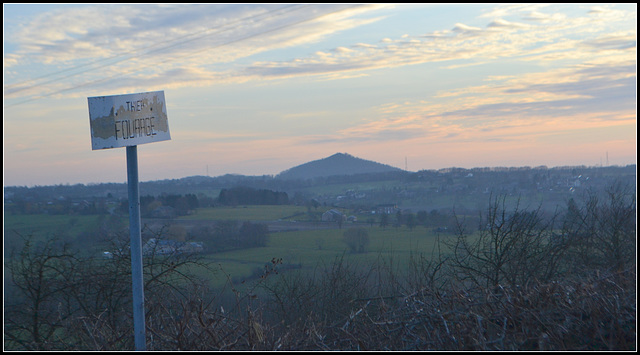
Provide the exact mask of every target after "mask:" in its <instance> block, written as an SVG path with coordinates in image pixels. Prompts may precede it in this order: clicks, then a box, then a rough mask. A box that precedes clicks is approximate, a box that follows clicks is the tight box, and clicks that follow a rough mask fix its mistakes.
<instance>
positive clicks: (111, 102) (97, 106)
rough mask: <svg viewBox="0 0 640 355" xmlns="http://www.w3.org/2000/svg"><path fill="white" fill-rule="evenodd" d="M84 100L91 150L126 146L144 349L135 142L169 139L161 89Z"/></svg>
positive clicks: (138, 339) (137, 327)
mask: <svg viewBox="0 0 640 355" xmlns="http://www.w3.org/2000/svg"><path fill="white" fill-rule="evenodd" d="M87 100H88V101H89V121H90V125H91V147H92V149H93V150H97V149H109V148H119V147H127V181H128V196H129V233H130V235H131V248H130V249H131V282H132V290H131V291H132V296H133V332H134V343H135V347H136V350H146V349H147V345H146V332H145V328H146V327H145V320H144V318H145V317H144V282H143V281H144V278H143V265H142V232H141V229H140V189H139V185H140V184H139V181H138V144H144V143H153V142H160V141H166V140H170V139H171V135H170V134H169V122H168V120H167V106H166V105H165V101H164V91H153V92H143V93H139V94H129V95H114V96H97V97H89V98H87Z"/></svg>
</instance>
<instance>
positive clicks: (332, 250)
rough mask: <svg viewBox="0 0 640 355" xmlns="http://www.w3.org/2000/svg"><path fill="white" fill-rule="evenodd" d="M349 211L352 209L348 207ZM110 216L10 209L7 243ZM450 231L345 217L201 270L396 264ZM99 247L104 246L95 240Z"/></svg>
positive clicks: (240, 211)
mask: <svg viewBox="0 0 640 355" xmlns="http://www.w3.org/2000/svg"><path fill="white" fill-rule="evenodd" d="M306 212H307V208H306V207H304V206H292V205H282V206H251V205H249V206H238V207H218V208H200V209H198V210H197V212H196V213H194V214H191V215H188V216H183V217H179V218H178V220H182V221H194V222H196V221H221V220H238V221H246V220H250V221H264V222H267V221H276V220H300V221H302V220H304V219H305V218H307V216H306ZM344 212H347V213H348V211H344ZM105 218H106V216H98V215H89V216H70V215H46V214H34V215H10V214H5V216H4V233H5V244H7V243H6V241H7V239H6V236H9V237H10V238H13V239H15V238H16V234H20V235H22V236H31V237H32V238H33V240H35V241H40V240H44V239H45V238H50V237H54V236H59V237H60V236H68V237H71V240H73V239H75V237H76V236H77V235H78V234H80V233H83V232H85V233H86V232H87V231H91V230H93V229H95V226H96V225H97V224H99V223H100V221H104V219H105ZM121 219H122V221H123V222H122V223H123V226H124V227H125V228H126V226H127V225H128V216H122V217H121ZM354 226H358V227H362V228H365V229H366V230H367V233H368V235H369V238H370V243H369V245H368V247H367V248H366V252H365V253H350V252H349V248H348V246H347V244H346V243H345V242H344V241H343V234H344V232H345V231H346V230H347V229H348V228H351V227H354ZM447 236H448V235H440V236H437V235H436V234H435V233H433V232H432V231H431V229H425V228H424V227H420V226H418V227H416V228H414V229H413V230H410V229H409V228H407V227H406V226H402V227H399V228H394V227H387V228H386V229H383V228H380V227H378V226H377V224H374V226H373V227H372V226H370V225H369V224H351V223H345V224H344V225H343V226H342V228H341V229H340V228H338V226H337V224H336V225H335V228H334V229H317V230H298V231H288V232H277V233H271V234H270V235H269V241H268V243H267V245H266V246H265V247H259V248H248V249H240V250H233V251H228V252H221V253H215V254H205V255H204V257H205V260H206V261H209V262H212V263H213V264H214V265H217V266H219V268H220V269H221V270H222V271H223V272H218V273H215V274H211V273H210V272H209V271H204V270H203V271H198V273H200V276H201V277H202V278H205V279H210V280H211V282H212V285H213V286H216V285H221V284H223V283H224V282H226V281H227V280H226V277H227V276H225V274H226V275H228V276H229V277H232V278H233V279H234V280H245V279H247V280H248V279H251V277H252V274H253V275H254V276H255V273H256V272H258V271H257V270H264V266H265V264H268V263H270V262H271V260H272V259H274V258H275V259H282V265H280V266H279V268H280V269H286V268H291V267H295V268H298V269H301V270H303V271H305V270H307V271H312V270H314V269H315V268H316V267H318V266H321V265H323V264H324V265H328V264H330V263H331V262H333V260H335V258H337V257H341V256H344V258H345V260H346V261H348V262H352V263H356V264H358V265H361V266H363V267H366V266H367V265H373V264H374V263H376V262H380V261H381V260H384V262H389V261H391V260H392V261H393V263H394V264H396V265H397V266H402V265H404V264H406V263H407V262H408V260H409V259H410V257H411V256H412V255H413V256H419V255H424V256H426V257H429V256H430V255H431V253H432V252H433V251H434V248H435V245H436V240H437V239H438V238H440V239H441V240H442V239H443V238H447ZM94 247H98V249H99V248H100V247H99V246H94Z"/></svg>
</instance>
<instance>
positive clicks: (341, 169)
mask: <svg viewBox="0 0 640 355" xmlns="http://www.w3.org/2000/svg"><path fill="white" fill-rule="evenodd" d="M393 171H402V170H401V169H399V168H395V167H393V166H390V165H385V164H381V163H377V162H374V161H370V160H365V159H361V158H356V157H354V156H352V155H350V154H347V153H336V154H334V155H332V156H330V157H327V158H323V159H319V160H314V161H310V162H308V163H304V164H301V165H298V166H294V167H293V168H290V169H287V170H285V171H283V172H281V173H280V174H278V175H277V176H276V177H277V178H279V179H284V180H295V179H313V178H318V177H327V176H334V175H355V174H368V173H383V172H393Z"/></svg>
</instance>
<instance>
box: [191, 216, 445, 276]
mask: <svg viewBox="0 0 640 355" xmlns="http://www.w3.org/2000/svg"><path fill="white" fill-rule="evenodd" d="M347 228H348V226H345V227H344V228H343V229H324V230H308V231H294V232H280V233H272V234H271V235H270V237H269V242H268V244H267V246H266V247H261V248H251V249H242V250H234V251H229V252H224V253H216V254H211V255H208V256H207V260H208V261H211V262H213V263H214V264H216V265H219V267H220V268H221V269H222V270H224V273H225V274H228V275H229V276H231V277H235V278H237V279H244V278H248V277H249V276H250V275H251V273H252V272H253V270H255V269H263V268H264V265H265V264H267V263H270V261H271V260H272V259H274V258H275V259H280V258H281V259H282V261H283V264H284V266H287V265H300V266H301V269H302V270H306V271H312V270H313V269H315V268H316V267H318V266H322V265H329V264H331V263H332V262H333V260H335V259H336V258H337V257H341V256H343V255H344V258H345V260H346V261H347V262H350V263H356V264H358V265H361V266H367V265H374V264H375V263H376V262H385V263H390V262H392V263H393V264H394V266H396V267H405V266H406V265H407V264H408V262H409V260H410V258H411V257H412V256H413V257H419V256H420V255H423V256H425V257H427V258H430V256H431V255H432V254H431V253H432V252H433V251H434V247H435V245H436V241H437V240H438V238H440V240H443V239H445V238H450V237H443V236H440V237H438V236H436V235H435V234H433V233H432V232H430V231H427V230H426V229H424V228H422V227H420V228H414V230H412V231H411V230H409V229H408V228H406V227H402V228H398V229H395V228H387V229H386V230H383V229H382V228H379V227H366V228H365V229H366V230H367V232H368V234H369V237H370V244H369V247H368V248H367V252H366V253H356V254H352V253H350V252H349V250H348V247H347V245H346V244H345V243H344V242H343V241H342V236H343V233H344V232H345V231H346V230H347ZM202 276H204V275H202ZM211 280H212V282H213V284H214V285H219V284H220V283H221V282H224V281H226V279H225V278H222V276H221V275H219V276H212V277H211Z"/></svg>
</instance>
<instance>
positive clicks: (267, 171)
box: [3, 4, 637, 186]
mask: <svg viewBox="0 0 640 355" xmlns="http://www.w3.org/2000/svg"><path fill="white" fill-rule="evenodd" d="M3 10H4V11H3V13H4V21H3V23H4V118H3V131H4V137H3V141H4V147H3V148H4V150H3V151H4V157H3V162H4V185H5V186H15V185H18V186H23V185H26V186H33V185H52V184H66V183H70V184H75V183H85V184H87V183H102V182H118V183H121V182H125V181H126V162H125V161H126V158H125V151H124V149H122V148H119V149H118V148H116V149H106V150H100V151H92V149H91V136H90V130H89V112H88V107H87V97H93V96H107V95H120V94H130V93H139V92H149V91H164V94H165V99H166V106H167V107H166V108H167V116H168V122H169V126H170V130H171V140H170V141H164V142H158V143H154V144H144V145H141V146H140V147H139V149H138V154H139V169H140V180H141V181H149V180H159V179H176V178H182V177H186V176H192V175H206V174H209V175H210V176H219V175H224V174H244V175H275V174H278V173H279V172H281V171H283V170H286V169H289V168H291V167H293V166H296V165H299V164H303V163H306V162H308V161H312V160H317V159H322V158H325V157H328V156H330V155H333V154H335V153H337V152H343V153H348V154H351V155H353V156H355V157H358V158H362V159H367V160H372V161H376V162H379V163H383V164H388V165H391V166H395V167H399V168H405V162H406V164H407V167H408V170H410V171H418V170H423V169H441V168H448V167H463V168H474V167H494V166H504V167H518V166H531V167H536V166H541V165H545V166H548V167H554V166H577V165H586V166H596V165H600V164H610V165H621V166H624V165H629V164H636V150H637V140H636V137H637V136H636V132H637V115H636V112H637V111H636V110H637V108H636V102H637V100H636V95H637V92H636V88H637V83H636V80H637V79H636V71H637V47H636V37H637V35H636V29H637V25H636V23H637V4H601V5H599V4H564V5H560V4H550V5H544V4H531V5H529V4H511V5H506V4H493V5H482V4H477V5H470V4H465V5H462V4H460V5H456V4H441V5H427V4H406V5H384V4H375V5H349V4H331V5H329V4H314V5H309V4H260V5H250V4H228V5H221V4H209V5H205V4H193V5H182V4H174V5H173V4H172V5H169V4H158V5H154V4H140V5H129V4H104V5H102V4H88V5H75V4H69V5H58V4H38V5H30V4H20V5H18V4H4V5H3Z"/></svg>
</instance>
